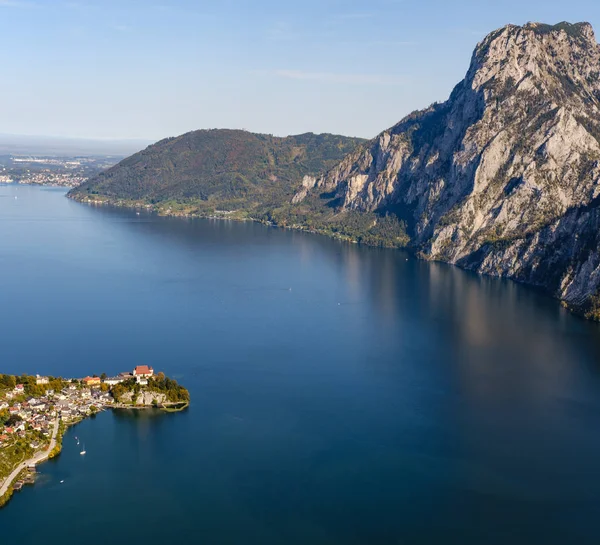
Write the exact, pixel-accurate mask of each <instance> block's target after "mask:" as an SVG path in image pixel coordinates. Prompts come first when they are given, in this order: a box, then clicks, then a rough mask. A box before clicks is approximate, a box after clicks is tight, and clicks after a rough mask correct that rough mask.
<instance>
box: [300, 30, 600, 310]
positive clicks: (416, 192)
mask: <svg viewBox="0 0 600 545" xmlns="http://www.w3.org/2000/svg"><path fill="white" fill-rule="evenodd" d="M599 75H600V47H599V46H598V44H597V43H596V39H595V37H594V31H593V29H592V27H591V25H589V24H587V23H579V24H568V23H561V24H559V25H555V26H549V25H543V24H538V23H529V24H527V25H525V26H522V27H521V26H515V25H508V26H506V27H504V28H501V29H499V30H497V31H495V32H493V33H491V34H490V35H489V36H487V37H486V38H485V39H484V40H483V41H482V42H481V43H480V44H478V45H477V48H476V49H475V52H474V54H473V57H472V61H471V65H470V68H469V70H468V72H467V75H466V77H465V79H464V80H463V81H462V82H461V83H459V84H458V85H457V86H456V87H455V89H454V91H453V92H452V94H451V96H450V98H449V99H448V100H447V101H446V102H444V103H441V104H433V105H432V106H430V107H429V108H427V109H426V110H423V111H419V112H414V113H412V114H410V115H409V116H407V117H406V118H405V119H403V120H402V121H401V122H400V123H398V124H397V125H395V126H394V127H392V128H391V129H388V130H386V131H384V132H382V133H381V134H380V135H379V136H378V137H376V138H375V139H374V140H372V141H370V142H369V143H367V144H365V145H362V146H361V147H359V148H358V149H357V150H356V151H354V152H353V153H351V154H350V155H348V156H347V157H346V158H345V159H343V160H342V161H341V162H340V163H339V164H338V165H337V166H336V167H334V168H333V169H332V170H330V171H329V172H328V173H327V174H325V175H322V176H320V177H318V178H305V180H304V182H303V186H302V189H301V190H300V191H299V192H298V193H297V194H296V196H295V198H294V200H295V202H296V203H297V202H301V201H302V199H304V198H305V197H306V195H308V194H310V193H319V194H322V193H329V194H331V193H335V196H336V200H337V202H338V203H339V207H340V209H346V210H359V211H365V212H373V211H378V212H384V211H389V212H394V213H395V214H397V215H398V216H399V217H400V218H401V219H403V220H404V221H406V223H407V226H408V229H409V234H410V236H411V245H412V246H413V248H414V249H415V250H416V251H418V252H419V253H420V254H421V255H422V256H424V257H426V258H428V259H433V260H441V261H446V262H450V263H453V264H456V265H459V266H461V267H464V268H467V269H471V270H474V271H478V272H480V273H485V274H491V275H498V276H506V277H510V278H513V279H516V280H519V281H523V282H527V283H530V284H534V285H537V286H541V287H543V288H545V289H546V290H548V291H549V292H551V293H552V294H554V295H555V296H557V297H559V298H560V299H562V300H563V301H565V302H566V303H567V304H568V305H569V306H571V307H572V308H574V309H576V310H579V311H581V312H583V313H585V314H587V315H588V316H590V317H598V311H597V308H596V301H597V293H598V290H599V287H600V254H599V242H600V240H599V239H600V236H599V226H600V199H599V195H600V78H599Z"/></svg>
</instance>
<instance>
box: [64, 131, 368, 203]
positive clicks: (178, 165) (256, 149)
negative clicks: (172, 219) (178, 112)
mask: <svg viewBox="0 0 600 545" xmlns="http://www.w3.org/2000/svg"><path fill="white" fill-rule="evenodd" d="M362 142H364V141H363V140H361V139H359V138H348V137H345V136H336V135H331V134H312V133H307V134H301V135H297V136H288V137H285V138H278V137H275V136H271V135H265V134H254V133H251V132H248V131H241V130H216V129H215V130H199V131H193V132H189V133H186V134H183V135H181V136H178V137H176V138H167V139H165V140H161V141H160V142H157V143H156V144H153V145H151V146H149V147H148V148H146V149H144V150H143V151H140V152H139V153H136V154H134V155H132V156H131V157H128V158H127V159H124V160H123V161H121V162H120V163H119V164H118V165H116V166H114V167H113V168H110V169H108V170H106V171H105V172H103V173H101V174H99V175H98V176H96V177H94V178H91V179H90V180H88V181H87V182H86V183H84V184H82V185H81V186H79V187H78V188H76V189H74V190H73V191H71V192H70V194H69V196H70V197H72V198H75V199H78V200H82V201H93V202H106V201H108V202H113V203H115V204H133V203H137V204H140V203H141V204H151V205H155V206H156V207H158V208H159V209H160V210H162V211H165V212H167V213H176V212H180V213H182V214H186V215H194V214H198V215H202V214H208V213H213V212H214V211H215V209H220V210H226V211H229V212H231V211H243V212H244V213H246V214H252V213H254V214H256V213H258V212H259V211H261V210H263V209H265V208H267V207H273V206H276V205H279V204H281V203H282V202H286V201H289V200H290V199H291V197H292V195H293V193H294V190H295V188H296V187H297V184H298V180H301V179H302V177H303V176H304V175H307V174H311V173H312V174H316V173H318V172H320V171H322V170H326V169H328V168H331V167H332V166H334V165H335V164H336V163H337V162H339V161H340V160H341V159H342V158H343V157H344V156H345V155H346V154H347V153H349V152H351V151H353V150H354V149H355V148H356V146H357V145H358V144H360V143H362Z"/></svg>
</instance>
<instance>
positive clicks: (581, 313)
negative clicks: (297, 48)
mask: <svg viewBox="0 0 600 545" xmlns="http://www.w3.org/2000/svg"><path fill="white" fill-rule="evenodd" d="M73 189H76V188H73ZM69 193H70V191H69V192H67V193H66V195H65V196H66V197H67V198H68V199H71V200H73V201H75V202H78V203H81V204H87V205H90V206H112V207H115V208H124V209H127V210H135V211H139V210H144V211H146V212H148V213H150V214H156V215H157V216H159V217H169V218H181V219H211V220H226V221H239V222H244V221H251V222H254V223H259V224H261V225H264V226H266V227H274V228H277V229H287V230H290V231H300V232H302V233H308V234H311V235H320V236H325V237H327V238H330V239H333V240H337V241H339V242H346V243H349V244H357V245H360V246H366V247H367V248H381V249H387V250H401V251H404V252H407V253H408V254H409V255H411V256H412V257H414V258H416V259H419V260H422V261H426V262H429V263H442V264H444V265H449V266H452V267H456V268H458V269H460V270H461V271H465V272H470V273H474V274H476V275H478V276H482V277H489V278H497V279H501V280H511V281H512V282H516V283H517V284H520V285H522V286H525V287H527V288H528V289H534V290H541V293H543V294H544V296H546V297H549V298H551V299H553V300H555V301H557V302H558V304H559V305H560V307H562V308H564V309H565V310H567V311H569V312H570V313H571V314H573V315H574V316H577V317H578V318H580V319H582V320H585V321H586V322H595V323H599V322H600V317H598V318H595V317H593V316H588V315H587V312H586V309H585V308H582V307H578V306H574V305H570V304H569V303H567V302H566V301H564V300H563V299H561V298H560V297H557V296H555V295H554V294H553V293H551V292H549V291H548V290H547V289H545V288H543V287H541V286H536V285H534V284H528V283H526V282H522V281H519V280H518V279H516V278H511V277H510V276H502V275H493V274H484V273H480V272H477V271H473V270H471V269H465V268H463V267H460V266H458V265H456V264H453V263H448V262H447V261H440V260H435V259H428V258H427V256H425V255H424V254H423V253H422V252H420V251H415V250H414V249H411V248H410V247H409V246H408V245H406V246H400V245H376V244H369V243H368V242H363V241H358V240H356V239H353V238H351V237H348V236H344V235H338V234H331V233H328V232H325V231H321V230H319V229H310V228H307V227H304V226H302V225H297V224H294V225H279V224H277V223H274V222H271V221H263V220H260V219H257V218H253V217H251V216H247V217H239V216H238V217H236V216H230V215H227V214H231V213H230V212H228V213H227V214H225V213H224V214H221V215H217V214H212V215H209V214H191V213H173V212H165V211H164V210H161V209H160V208H159V207H157V205H153V204H148V203H144V202H143V201H123V200H118V201H114V200H110V199H106V200H102V199H91V198H90V197H85V198H81V197H80V196H79V195H77V194H75V195H70V194H69Z"/></svg>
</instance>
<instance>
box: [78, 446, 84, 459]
mask: <svg viewBox="0 0 600 545" xmlns="http://www.w3.org/2000/svg"><path fill="white" fill-rule="evenodd" d="M79 454H81V455H82V456H83V455H84V454H85V445H83V450H82V451H81V452H80V453H79Z"/></svg>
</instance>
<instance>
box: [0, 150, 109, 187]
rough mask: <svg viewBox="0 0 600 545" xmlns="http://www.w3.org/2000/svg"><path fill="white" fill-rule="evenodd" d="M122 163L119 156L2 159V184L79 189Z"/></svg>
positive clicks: (3, 157) (9, 157)
mask: <svg viewBox="0 0 600 545" xmlns="http://www.w3.org/2000/svg"><path fill="white" fill-rule="evenodd" d="M120 159H121V157H119V156H95V157H78V156H72V157H71V156H65V157H55V156H38V155H0V184H13V183H15V184H32V185H48V186H60V187H77V186H78V185H81V184H82V183H83V182H85V181H87V180H88V179H89V178H91V177H92V176H95V175H96V174H98V173H100V172H102V171H103V170H106V169H107V168H110V167H111V166H113V165H115V164H116V163H117V162H118V161H119V160H120Z"/></svg>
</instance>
